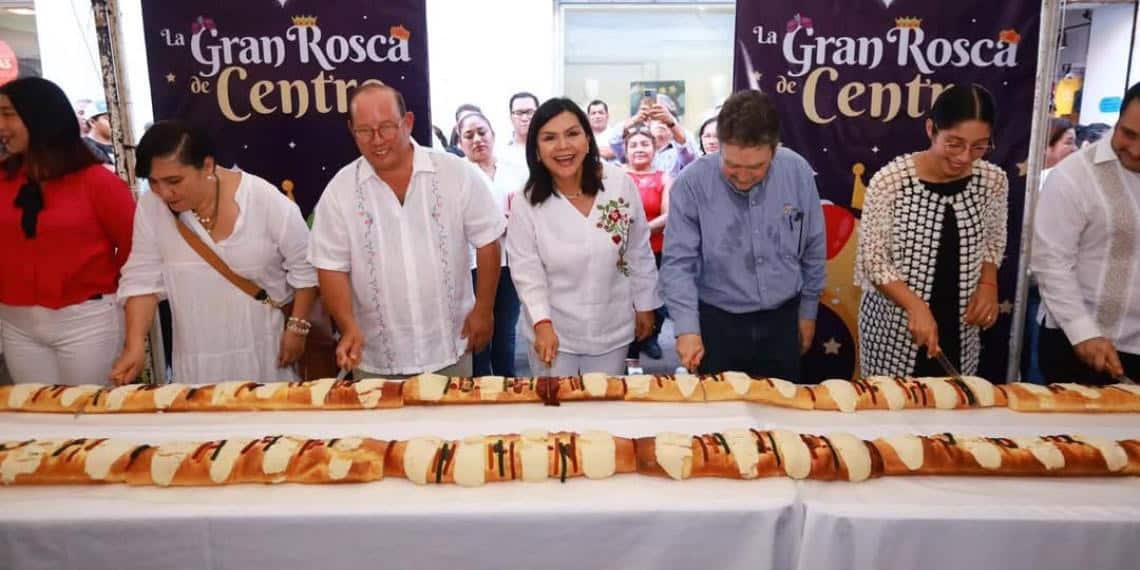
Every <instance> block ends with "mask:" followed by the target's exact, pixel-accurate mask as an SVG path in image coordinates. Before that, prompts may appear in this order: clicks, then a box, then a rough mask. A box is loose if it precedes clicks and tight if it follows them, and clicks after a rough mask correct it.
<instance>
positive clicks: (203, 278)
mask: <svg viewBox="0 0 1140 570" xmlns="http://www.w3.org/2000/svg"><path fill="white" fill-rule="evenodd" d="M136 154H137V165H136V172H137V174H138V177H139V178H146V179H147V180H149V182H150V187H151V192H149V193H146V194H143V195H142V197H141V198H140V199H139V206H138V211H137V212H136V214H135V228H134V235H135V243H136V244H138V245H137V247H135V249H134V250H133V251H132V252H131V256H130V259H129V260H128V261H127V264H126V266H124V267H123V278H122V282H121V283H120V285H119V299H120V300H123V301H125V302H126V315H127V318H126V323H127V324H126V327H127V332H126V343H125V346H124V348H123V352H122V354H121V355H120V356H119V359H118V361H117V362H116V363H115V366H114V368H113V369H112V371H111V380H112V382H114V383H116V384H123V383H127V382H130V381H132V380H133V379H134V378H135V377H136V376H137V375H138V373H139V371H140V370H141V369H142V365H143V361H144V358H145V356H144V351H143V341H144V339H145V337H146V334H147V331H149V330H150V325H151V322H152V319H153V318H154V310H155V306H156V305H157V303H158V301H159V299H160V297H161V298H167V299H169V300H170V305H171V311H172V314H173V325H174V366H173V369H174V379H175V380H176V381H178V382H184V383H204V382H220V381H228V380H247V379H248V380H263V381H272V380H277V381H282V380H290V381H291V380H296V379H297V378H298V375H297V372H296V370H295V369H294V366H293V365H294V363H296V362H297V361H298V359H299V358H300V357H301V356H302V353H303V352H304V350H305V341H306V336H307V335H308V334H309V333H310V328H311V327H312V323H311V322H310V321H309V318H308V316H309V315H310V313H311V310H312V308H313V305H314V303H315V301H316V298H317V275H316V270H314V269H313V267H312V265H310V264H309V263H308V261H306V259H305V256H306V253H307V251H308V241H309V230H308V227H307V226H306V225H305V221H304V219H303V218H302V217H301V211H300V210H299V209H298V208H297V206H296V204H294V203H293V202H291V201H289V199H288V198H286V197H285V196H284V195H283V194H281V192H279V191H278V190H277V188H276V187H274V186H273V185H272V184H270V183H269V182H267V181H265V180H263V179H261V178H258V177H257V176H254V175H252V174H249V173H247V172H241V171H238V170H229V169H225V168H220V167H218V165H217V163H216V161H215V158H214V155H215V151H214V145H213V141H212V140H211V139H210V137H209V135H208V134H206V133H205V132H204V131H202V130H200V129H197V128H193V127H190V126H188V125H185V124H182V123H179V122H176V121H161V122H158V123H155V125H154V126H152V127H151V128H150V129H149V130H148V131H147V132H146V134H145V135H143V138H142V140H141V141H140V142H139V146H138V150H137V153H136ZM286 306H290V307H291V310H290V313H289V315H286V314H285V313H283V311H282V310H280V309H281V308H282V307H286Z"/></svg>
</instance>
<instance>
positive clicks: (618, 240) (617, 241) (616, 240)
mask: <svg viewBox="0 0 1140 570" xmlns="http://www.w3.org/2000/svg"><path fill="white" fill-rule="evenodd" d="M611 239H613V240H614V243H621V236H619V235H617V234H614V235H613V237H612V238H611Z"/></svg>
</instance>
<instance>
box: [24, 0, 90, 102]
mask: <svg viewBox="0 0 1140 570" xmlns="http://www.w3.org/2000/svg"><path fill="white" fill-rule="evenodd" d="M35 8H36V35H37V37H38V39H39V44H40V60H41V62H42V64H43V74H44V77H46V78H47V79H50V80H52V81H54V82H55V83H57V84H58V85H59V86H60V87H62V88H63V91H64V92H65V93H67V96H68V97H70V98H71V99H72V100H75V99H82V98H87V99H102V98H103V81H102V79H101V78H100V71H99V44H98V42H97V41H95V21H94V18H93V17H92V14H91V1H90V0H36V3H35Z"/></svg>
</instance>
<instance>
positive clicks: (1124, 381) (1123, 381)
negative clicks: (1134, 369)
mask: <svg viewBox="0 0 1140 570" xmlns="http://www.w3.org/2000/svg"><path fill="white" fill-rule="evenodd" d="M1112 381H1113V382H1116V383H1117V384H1132V385H1135V384H1136V381H1135V380H1133V379H1131V378H1129V377H1127V376H1125V375H1124V374H1121V375H1120V376H1113V377H1112Z"/></svg>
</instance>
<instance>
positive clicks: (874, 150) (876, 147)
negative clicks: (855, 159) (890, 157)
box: [871, 146, 879, 154]
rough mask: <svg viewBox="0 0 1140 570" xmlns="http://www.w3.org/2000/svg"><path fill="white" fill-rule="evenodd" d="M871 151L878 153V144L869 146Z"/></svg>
mask: <svg viewBox="0 0 1140 570" xmlns="http://www.w3.org/2000/svg"><path fill="white" fill-rule="evenodd" d="M871 152H873V153H875V154H879V147H878V146H873V147H871Z"/></svg>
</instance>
